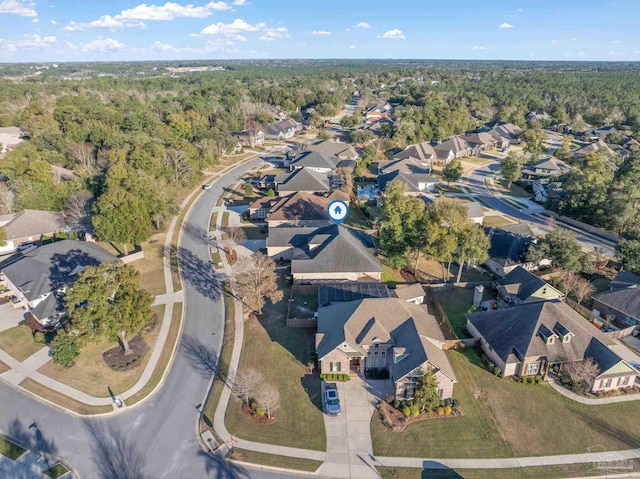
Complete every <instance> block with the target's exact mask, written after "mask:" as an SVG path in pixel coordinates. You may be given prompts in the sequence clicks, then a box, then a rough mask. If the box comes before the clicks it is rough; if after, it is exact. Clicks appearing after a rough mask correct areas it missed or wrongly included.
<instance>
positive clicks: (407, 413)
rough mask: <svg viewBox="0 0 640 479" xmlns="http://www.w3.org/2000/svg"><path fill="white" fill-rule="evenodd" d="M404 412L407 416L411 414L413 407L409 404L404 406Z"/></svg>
mask: <svg viewBox="0 0 640 479" xmlns="http://www.w3.org/2000/svg"><path fill="white" fill-rule="evenodd" d="M402 414H404V415H405V417H409V416H411V408H410V407H409V406H405V407H403V408H402Z"/></svg>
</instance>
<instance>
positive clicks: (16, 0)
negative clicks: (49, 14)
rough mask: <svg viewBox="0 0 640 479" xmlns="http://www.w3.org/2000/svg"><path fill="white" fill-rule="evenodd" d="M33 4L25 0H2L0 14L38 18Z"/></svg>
mask: <svg viewBox="0 0 640 479" xmlns="http://www.w3.org/2000/svg"><path fill="white" fill-rule="evenodd" d="M33 7H34V4H33V2H30V1H23V0H2V1H0V13H7V14H10V15H20V16H21V17H37V16H38V12H36V10H35V8H33Z"/></svg>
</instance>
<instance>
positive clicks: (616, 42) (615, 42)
mask: <svg viewBox="0 0 640 479" xmlns="http://www.w3.org/2000/svg"><path fill="white" fill-rule="evenodd" d="M611 43H612V44H613V45H617V44H619V43H621V42H620V40H613V41H612V42H611Z"/></svg>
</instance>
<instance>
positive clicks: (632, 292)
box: [593, 284, 640, 321]
mask: <svg viewBox="0 0 640 479" xmlns="http://www.w3.org/2000/svg"><path fill="white" fill-rule="evenodd" d="M593 299H597V300H598V301H600V302H601V303H603V304H605V305H607V306H609V307H610V308H613V309H615V310H617V311H620V312H621V313H624V314H625V315H627V316H629V317H631V318H633V319H635V320H638V321H640V285H637V284H634V285H632V286H627V287H625V288H616V289H612V290H611V291H605V292H604V293H598V294H596V295H594V296H593Z"/></svg>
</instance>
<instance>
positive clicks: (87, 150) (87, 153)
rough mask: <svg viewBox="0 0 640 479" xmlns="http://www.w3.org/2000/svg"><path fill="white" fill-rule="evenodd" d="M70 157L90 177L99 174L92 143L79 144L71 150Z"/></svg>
mask: <svg viewBox="0 0 640 479" xmlns="http://www.w3.org/2000/svg"><path fill="white" fill-rule="evenodd" d="M69 156H70V157H71V159H72V160H75V161H77V162H78V164H79V165H80V166H81V167H82V168H83V169H84V170H85V171H86V172H87V174H88V175H89V176H95V175H96V173H97V172H98V162H97V160H96V154H95V149H94V147H93V145H92V144H91V143H77V144H75V145H73V146H72V147H71V148H70V149H69Z"/></svg>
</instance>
